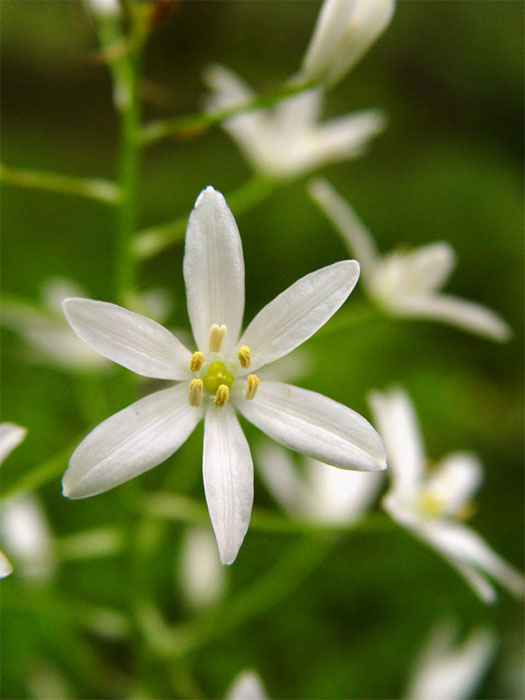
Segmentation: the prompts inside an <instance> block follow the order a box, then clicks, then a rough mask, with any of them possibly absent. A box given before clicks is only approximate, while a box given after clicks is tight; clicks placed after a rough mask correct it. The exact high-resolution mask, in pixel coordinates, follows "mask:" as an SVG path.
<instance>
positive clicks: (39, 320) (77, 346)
mask: <svg viewBox="0 0 525 700" xmlns="http://www.w3.org/2000/svg"><path fill="white" fill-rule="evenodd" d="M84 295H85V291H84V290H83V289H82V288H81V287H80V286H79V285H77V284H76V283H75V282H73V281H72V280H69V279H65V278H62V277H51V278H50V279H48V280H46V281H45V283H44V285H43V287H42V294H41V301H42V308H41V309H39V308H37V307H36V306H31V305H29V304H26V303H24V302H18V301H11V300H10V299H8V300H4V302H3V304H2V316H1V323H2V325H3V326H5V327H6V328H9V329H11V330H13V331H14V332H15V333H18V335H20V336H21V337H22V338H23V339H24V340H25V341H26V343H27V344H28V346H29V347H30V354H28V358H27V359H28V360H29V361H31V362H35V363H43V364H50V365H51V366H53V367H55V368H58V369H62V370H65V371H71V372H77V371H93V370H103V369H104V370H106V369H108V368H109V367H110V365H109V363H108V362H107V361H106V360H105V359H104V358H103V357H101V356H100V355H99V354H98V353H96V352H94V351H93V350H92V349H91V348H90V347H88V346H87V345H86V344H85V343H83V342H82V341H80V340H79V339H78V338H77V337H76V336H75V335H73V334H72V333H71V328H70V327H69V326H68V324H67V323H66V321H65V319H64V314H63V313H62V302H63V301H64V299H67V298H69V297H77V296H84ZM137 302H138V303H140V305H141V306H143V307H144V309H146V310H147V312H148V313H149V314H150V315H152V316H153V317H154V318H156V319H157V320H159V321H162V320H163V319H165V318H167V316H168V315H169V312H170V310H171V300H170V299H169V297H168V292H167V290H164V289H151V290H148V291H145V292H143V293H142V294H141V295H140V296H138V297H137Z"/></svg>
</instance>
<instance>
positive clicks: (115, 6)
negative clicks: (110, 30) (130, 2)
mask: <svg viewBox="0 0 525 700" xmlns="http://www.w3.org/2000/svg"><path fill="white" fill-rule="evenodd" d="M84 2H85V3H86V5H87V7H88V8H89V9H90V10H91V12H93V14H94V15H98V16H99V17H119V16H120V13H121V8H120V2H119V0H84Z"/></svg>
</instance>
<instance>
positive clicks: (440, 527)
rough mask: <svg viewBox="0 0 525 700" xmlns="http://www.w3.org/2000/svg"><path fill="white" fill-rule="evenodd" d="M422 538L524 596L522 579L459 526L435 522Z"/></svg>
mask: <svg viewBox="0 0 525 700" xmlns="http://www.w3.org/2000/svg"><path fill="white" fill-rule="evenodd" d="M426 536H427V537H428V538H429V539H430V540H431V541H432V543H433V544H434V546H435V547H437V548H438V549H440V550H441V551H442V552H443V553H444V554H445V555H448V556H449V557H452V558H454V559H455V560H457V561H460V562H462V563H464V564H466V565H467V566H474V567H476V569H478V570H479V571H480V572H484V573H486V574H488V575H490V576H491V577H492V578H493V579H494V580H495V581H497V582H498V583H500V584H501V585H502V586H505V587H506V588H507V589H508V590H509V591H510V592H511V593H513V594H514V595H516V596H518V597H523V595H524V594H525V578H524V577H523V575H522V574H521V573H520V572H519V571H517V570H516V569H515V568H514V567H513V566H511V565H510V564H508V563H507V562H506V561H505V560H504V559H502V558H501V557H500V556H499V555H498V554H496V552H495V551H494V550H493V549H492V548H491V547H489V545H488V544H487V543H486V542H485V541H484V540H483V539H482V538H481V537H480V536H479V535H478V534H477V533H476V532H474V531H473V530H471V529H470V528H468V527H465V526H464V525H462V524H461V523H457V522H449V521H435V522H432V524H431V526H429V527H428V528H427V532H426Z"/></svg>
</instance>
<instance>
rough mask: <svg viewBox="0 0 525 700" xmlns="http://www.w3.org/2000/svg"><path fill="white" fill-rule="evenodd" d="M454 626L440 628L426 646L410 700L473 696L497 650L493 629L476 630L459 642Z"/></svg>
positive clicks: (460, 699) (412, 682)
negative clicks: (456, 641) (457, 641)
mask: <svg viewBox="0 0 525 700" xmlns="http://www.w3.org/2000/svg"><path fill="white" fill-rule="evenodd" d="M456 636H457V635H456V633H455V629H454V626H453V625H451V624H450V623H447V624H442V625H439V626H437V627H436V628H435V630H434V631H433V633H432V635H431V637H430V639H429V640H428V642H427V643H426V644H425V646H424V648H423V650H422V652H421V654H420V656H419V658H418V660H417V662H416V665H415V667H414V669H413V672H412V675H411V678H410V682H409V686H408V693H407V698H408V699H409V700H467V698H470V697H472V696H473V693H474V692H475V691H476V688H477V687H478V685H479V683H480V682H481V680H482V678H483V676H484V674H485V672H486V671H487V669H488V667H489V665H490V663H491V662H492V660H493V658H494V654H495V652H496V649H497V641H496V638H495V636H494V634H493V632H491V631H490V630H489V629H487V628H483V627H480V628H478V629H476V630H474V631H473V632H472V633H471V635H470V636H469V637H467V639H465V640H464V641H463V642H462V643H459V644H458V643H455V639H456Z"/></svg>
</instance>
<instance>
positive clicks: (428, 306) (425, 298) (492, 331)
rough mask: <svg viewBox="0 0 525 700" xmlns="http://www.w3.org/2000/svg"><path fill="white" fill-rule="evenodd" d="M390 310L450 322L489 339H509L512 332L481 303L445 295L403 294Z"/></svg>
mask: <svg viewBox="0 0 525 700" xmlns="http://www.w3.org/2000/svg"><path fill="white" fill-rule="evenodd" d="M392 310H393V311H394V312H395V313H397V314H399V315H402V316H408V317H411V318H423V319H433V320H435V321H442V322H443V323H450V324H451V325H452V326H457V327H458V328H462V329H463V330H466V331H470V332H471V333H476V334H477V335H481V336H485V337H486V338H489V339H490V340H498V341H500V342H503V341H505V340H508V339H509V338H510V336H511V334H512V331H511V329H510V327H509V326H508V324H507V323H506V322H505V321H504V320H503V319H502V318H501V317H500V316H499V315H498V314H496V313H495V312H494V311H491V310H490V309H487V308H486V307H485V306H482V305H481V304H477V303H476V302H473V301H467V300H466V299H460V298H459V297H455V296H451V295H445V294H424V295H410V296H409V295H406V296H402V297H399V298H398V299H395V300H393V302H392Z"/></svg>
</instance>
